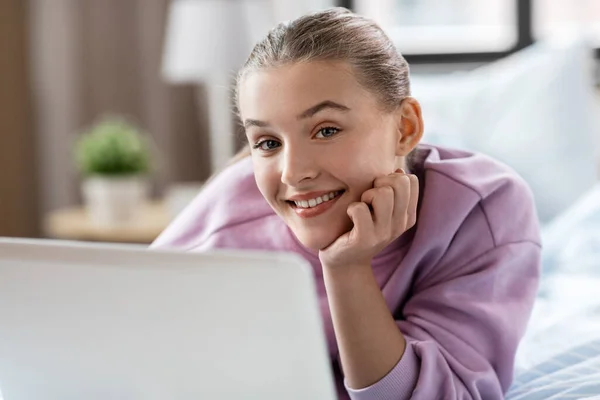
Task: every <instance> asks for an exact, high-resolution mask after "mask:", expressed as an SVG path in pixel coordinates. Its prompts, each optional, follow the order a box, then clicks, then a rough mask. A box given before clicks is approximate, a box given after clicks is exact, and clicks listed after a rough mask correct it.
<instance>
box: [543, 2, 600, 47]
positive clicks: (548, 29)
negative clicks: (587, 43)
mask: <svg viewBox="0 0 600 400" xmlns="http://www.w3.org/2000/svg"><path fill="white" fill-rule="evenodd" d="M574 29H576V30H583V31H587V32H589V33H590V34H591V37H592V38H593V40H594V43H593V44H594V45H595V46H596V47H600V1H599V0H534V1H533V33H534V36H535V37H536V38H542V37H544V36H548V35H560V34H561V33H563V32H569V31H572V30H574Z"/></svg>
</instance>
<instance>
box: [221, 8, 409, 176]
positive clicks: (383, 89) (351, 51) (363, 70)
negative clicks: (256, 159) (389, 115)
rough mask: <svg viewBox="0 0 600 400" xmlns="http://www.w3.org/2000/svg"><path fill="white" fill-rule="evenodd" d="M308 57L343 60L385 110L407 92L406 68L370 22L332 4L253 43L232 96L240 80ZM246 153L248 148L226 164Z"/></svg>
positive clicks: (390, 109) (395, 103)
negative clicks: (259, 71) (254, 73)
mask: <svg viewBox="0 0 600 400" xmlns="http://www.w3.org/2000/svg"><path fill="white" fill-rule="evenodd" d="M310 61H344V62H347V63H348V64H349V65H350V66H351V67H352V70H353V71H354V73H355V74H356V77H357V80H358V82H359V84H361V85H362V86H363V87H364V88H366V89H367V90H369V91H370V92H371V93H373V94H374V95H375V96H376V98H377V99H378V100H379V104H380V105H381V107H382V109H383V110H386V111H392V110H394V109H396V107H398V106H399V105H400V103H401V102H402V100H403V99H405V98H407V97H409V96H410V82H409V67H408V63H407V62H406V60H405V59H404V57H402V55H401V54H400V53H399V52H398V51H397V50H396V47H395V46H394V44H393V43H392V41H391V40H390V39H389V37H388V36H387V35H386V34H385V32H384V31H383V30H382V29H381V28H380V27H379V25H377V24H376V23H375V22H374V21H372V20H371V19H369V18H366V17H363V16H360V15H358V14H354V13H352V12H351V11H349V10H347V9H345V8H342V7H334V8H329V9H327V10H323V11H318V12H314V13H311V14H307V15H304V16H302V17H300V18H297V19H295V20H292V21H289V22H283V23H280V24H279V25H277V26H276V27H274V28H273V29H271V30H270V31H269V33H268V34H267V36H266V37H265V38H264V39H263V40H262V41H260V42H259V43H257V44H256V46H254V49H253V50H252V52H251V53H250V56H249V57H248V59H247V60H246V63H245V64H244V66H243V67H242V68H241V69H240V71H239V73H238V75H237V82H236V87H235V100H236V105H237V104H239V103H238V94H239V86H240V84H241V82H243V80H244V78H245V77H246V76H247V75H248V74H250V73H252V72H254V71H258V70H261V69H265V68H272V67H278V66H282V65H285V64H292V63H298V62H310ZM249 155H250V148H249V146H246V147H245V148H244V149H242V150H241V151H240V152H239V153H238V154H236V155H235V156H234V157H233V159H232V160H231V162H230V163H229V164H232V163H235V162H237V161H239V160H241V159H243V158H245V157H247V156H249Z"/></svg>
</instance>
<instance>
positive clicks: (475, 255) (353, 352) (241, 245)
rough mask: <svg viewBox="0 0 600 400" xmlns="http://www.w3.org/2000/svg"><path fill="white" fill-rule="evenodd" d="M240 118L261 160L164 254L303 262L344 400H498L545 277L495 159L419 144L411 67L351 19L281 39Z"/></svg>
mask: <svg viewBox="0 0 600 400" xmlns="http://www.w3.org/2000/svg"><path fill="white" fill-rule="evenodd" d="M440 90H444V88H440ZM237 105H238V110H239V115H240V118H241V121H242V123H243V125H244V128H245V133H246V136H247V139H248V143H249V149H250V151H249V153H244V154H243V155H245V154H247V155H248V156H247V157H244V156H243V155H242V156H241V157H239V158H240V160H238V161H236V162H235V163H233V164H232V165H231V166H229V167H228V168H227V169H225V170H224V171H223V172H221V173H220V174H219V175H217V176H216V177H215V178H214V179H212V180H211V181H210V182H209V184H208V185H207V186H206V187H205V189H204V190H203V191H202V192H201V193H200V194H199V196H198V197H197V198H196V199H195V200H194V201H193V202H192V204H191V205H190V206H189V207H188V208H187V210H185V211H184V212H183V213H182V214H181V215H180V216H179V217H178V218H177V219H176V220H175V222H174V223H173V224H172V225H171V226H170V227H169V228H168V229H167V230H166V231H165V232H164V233H163V234H162V235H161V237H160V238H158V239H157V241H156V242H155V243H154V244H153V247H154V248H177V249H182V250H185V251H206V250H210V249H215V248H235V249H261V250H272V251H289V252H295V253H298V254H300V255H301V256H303V257H304V258H306V259H307V260H308V261H309V262H310V263H311V265H312V266H313V269H314V274H315V279H316V281H317V286H318V290H319V297H320V301H321V312H322V316H323V320H324V325H325V328H326V334H327V339H328V345H329V352H330V356H331V360H332V365H333V367H334V371H335V373H336V379H337V383H338V393H339V396H340V398H348V396H349V397H350V398H352V399H382V400H383V399H390V400H397V399H408V398H414V399H426V400H431V399H437V398H443V399H486V400H488V399H501V398H503V393H504V392H505V391H506V390H507V389H508V387H509V385H510V383H511V380H512V372H513V362H514V356H515V352H516V349H517V345H518V343H519V340H520V338H521V337H522V335H523V333H524V330H525V326H526V323H527V320H528V318H529V315H530V311H531V308H532V304H533V300H534V296H535V292H536V289H537V285H538V278H539V270H540V239H539V232H538V225H537V219H536V213H535V209H534V205H533V200H532V196H531V193H530V191H529V189H528V188H527V186H526V185H525V184H524V182H523V181H522V180H521V179H520V178H519V177H518V176H516V175H515V174H514V173H513V172H512V171H511V170H510V169H508V168H507V167H505V166H503V165H501V164H499V163H497V162H495V161H493V160H491V159H490V158H488V157H485V156H483V155H476V154H470V153H467V152H464V151H458V150H450V149H445V148H439V147H434V146H427V145H423V144H419V142H420V140H421V136H422V134H423V117H422V114H421V107H420V106H419V103H418V101H417V100H415V99H414V98H412V97H410V84H409V70H408V65H407V63H406V61H405V60H404V58H403V57H402V56H401V55H400V54H399V53H398V52H397V50H396V49H395V47H394V45H393V44H392V43H391V41H390V40H389V38H388V37H387V36H386V35H385V33H384V32H383V31H382V30H381V29H380V28H379V27H378V26H377V25H376V24H375V23H374V22H372V21H371V20H369V19H367V18H364V17H361V16H358V15H355V14H353V13H351V12H349V11H348V10H345V9H342V8H334V9H329V10H326V11H322V12H318V13H313V14H309V15H306V16H303V17H301V18H299V19H297V20H294V21H291V22H287V23H282V24H280V25H278V26H276V27H275V28H274V29H272V30H271V31H270V32H269V34H268V36H267V37H266V38H265V39H264V40H263V41H261V42H260V43H258V44H257V45H256V46H255V48H254V50H253V51H252V53H251V54H250V57H249V58H248V60H247V62H246V63H245V65H244V67H243V68H242V70H241V71H240V73H239V76H238V82H237ZM465 112H468V110H465ZM481 134H482V135H485V132H481Z"/></svg>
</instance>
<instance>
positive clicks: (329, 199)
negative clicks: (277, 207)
mask: <svg viewBox="0 0 600 400" xmlns="http://www.w3.org/2000/svg"><path fill="white" fill-rule="evenodd" d="M343 194H344V190H336V191H331V192H313V193H307V194H304V195H299V196H294V197H291V198H290V200H288V201H287V203H288V204H289V205H290V207H291V208H292V209H293V210H294V212H296V214H297V215H298V216H299V217H301V218H312V217H316V216H318V215H321V214H323V213H324V212H325V211H327V210H329V209H330V208H331V207H333V205H334V204H335V203H337V201H338V200H339V198H340V197H341V196H342V195H343Z"/></svg>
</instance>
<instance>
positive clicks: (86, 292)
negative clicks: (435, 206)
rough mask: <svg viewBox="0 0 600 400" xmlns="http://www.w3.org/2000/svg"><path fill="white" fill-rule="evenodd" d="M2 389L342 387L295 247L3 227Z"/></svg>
mask: <svg viewBox="0 0 600 400" xmlns="http://www.w3.org/2000/svg"><path fill="white" fill-rule="evenodd" d="M0 390H1V392H2V396H1V397H3V399H4V400H82V399H85V400H96V399H97V400H113V399H119V400H120V399H123V400H125V399H126V400H158V399H160V400H165V399H169V400H184V399H185V400H190V399H210V400H213V399H215V400H218V399H260V400H283V399H285V400H290V399H303V400H305V399H323V400H329V399H334V398H335V390H334V384H333V378H332V373H331V368H330V363H329V359H328V355H327V347H326V340H325V337H324V333H323V328H322V321H321V317H320V314H319V308H318V302H317V295H316V290H315V285H314V282H313V277H312V271H311V269H310V267H309V266H308V264H307V263H305V261H303V260H301V259H300V258H299V257H296V256H293V255H285V254H272V253H270V254H264V253H250V252H237V253H230V252H227V253H214V254H190V253H175V252H164V251H155V250H146V249H144V248H139V247H134V246H131V247H129V246H120V245H100V244H86V243H81V244H76V243H69V242H51V241H42V240H18V239H2V238H0Z"/></svg>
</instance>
